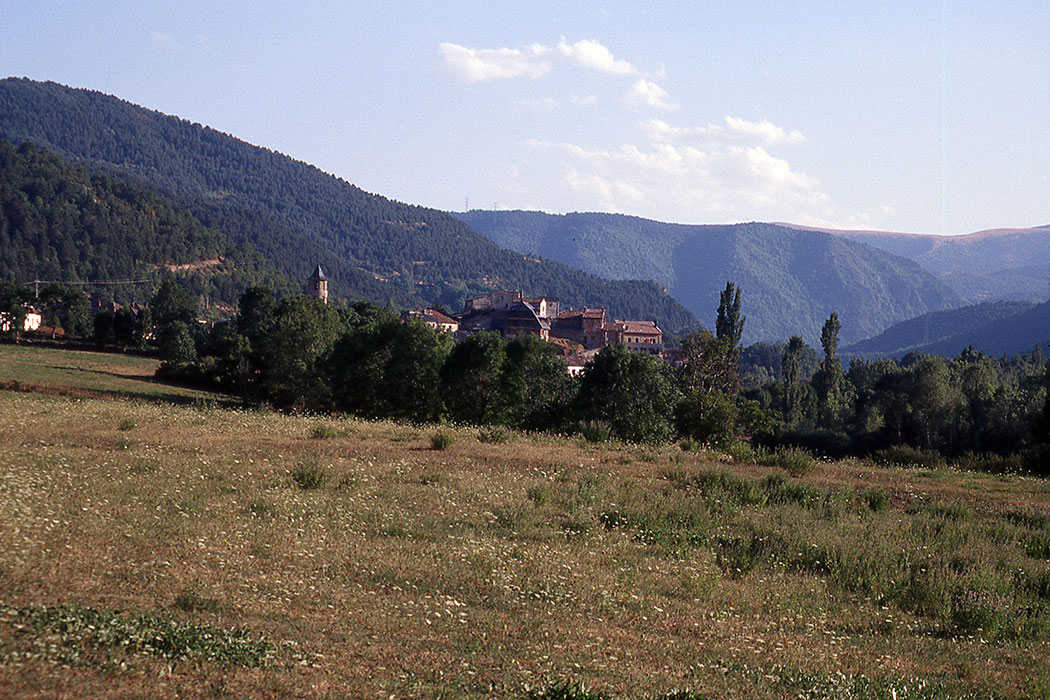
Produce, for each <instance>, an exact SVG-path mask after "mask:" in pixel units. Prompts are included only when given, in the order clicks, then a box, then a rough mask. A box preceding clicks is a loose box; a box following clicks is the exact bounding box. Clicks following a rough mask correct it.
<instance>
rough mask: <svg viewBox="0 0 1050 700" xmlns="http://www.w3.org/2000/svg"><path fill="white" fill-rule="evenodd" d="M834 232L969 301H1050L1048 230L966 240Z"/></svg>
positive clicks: (993, 233) (1014, 231) (1008, 231)
mask: <svg viewBox="0 0 1050 700" xmlns="http://www.w3.org/2000/svg"><path fill="white" fill-rule="evenodd" d="M833 233H835V235H838V236H841V237H843V238H848V239H849V240H853V241H859V242H861V243H867V244H868V245H871V246H874V247H876V248H881V249H882V250H885V251H888V252H890V253H893V254H894V255H900V256H902V257H905V258H908V259H909V260H914V261H915V262H917V263H919V264H920V265H922V266H923V267H924V268H926V269H927V270H929V271H930V272H932V273H934V274H935V275H937V276H938V277H940V278H941V280H943V281H944V282H946V283H947V284H948V285H950V286H951V287H952V288H953V289H954V290H955V291H956V292H957V293H958V294H959V295H960V296H962V297H963V298H964V299H966V300H968V301H973V302H976V301H983V300H989V301H991V300H996V299H1022V300H1028V301H1045V300H1046V299H1048V298H1050V226H1044V227H1037V228H1027V229H994V230H989V231H979V232H977V233H971V234H968V235H965V236H935V235H927V234H911V233H886V232H880V231H835V232H833Z"/></svg>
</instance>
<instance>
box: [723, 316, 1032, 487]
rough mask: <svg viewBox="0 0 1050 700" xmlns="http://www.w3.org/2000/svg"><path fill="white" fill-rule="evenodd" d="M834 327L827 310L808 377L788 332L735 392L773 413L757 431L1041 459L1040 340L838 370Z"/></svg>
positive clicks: (867, 447) (779, 438)
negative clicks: (1004, 353)
mask: <svg viewBox="0 0 1050 700" xmlns="http://www.w3.org/2000/svg"><path fill="white" fill-rule="evenodd" d="M839 328H840V325H839V320H838V317H837V315H836V314H832V315H831V316H830V318H828V320H827V322H826V323H825V324H824V327H823V330H822V333H821V346H822V350H823V355H822V356H821V357H820V359H819V361H818V362H817V366H816V369H815V371H814V372H813V373H812V376H811V377H810V378H809V379H808V381H807V377H806V373H805V372H804V371H803V363H804V358H805V357H806V356H807V354H811V353H812V350H810V349H809V348H807V347H806V346H805V344H804V343H803V341H802V339H801V338H799V337H797V336H796V337H793V338H791V340H790V341H789V342H788V343H787V344H786V345H785V346H784V347H783V354H782V356H781V362H780V372H779V376H778V377H777V378H776V379H775V380H772V381H767V382H765V383H763V384H760V385H758V386H754V387H752V388H750V389H747V390H745V391H744V392H743V394H742V399H744V400H751V401H755V402H756V403H757V404H758V405H759V406H760V407H761V408H762V409H763V410H764V411H766V412H767V413H768V414H769V415H775V416H776V417H777V424H776V425H775V426H774V429H773V430H772V431H771V432H770V434H769V435H767V436H760V437H762V438H763V439H766V440H769V441H772V442H776V443H793V444H797V445H802V446H805V447H809V448H811V449H814V450H818V451H820V452H823V453H827V454H830V455H834V456H839V455H844V454H866V453H870V452H873V451H878V450H883V449H887V448H891V447H900V446H906V447H909V448H913V449H915V450H920V451H926V452H929V453H937V454H940V455H943V456H947V457H960V456H962V455H966V454H968V453H984V454H997V455H1010V454H1014V455H1017V454H1022V453H1023V454H1025V455H1026V456H1027V457H1030V458H1032V459H1035V460H1036V461H1037V462H1039V463H1037V464H1034V465H1032V464H1030V465H1029V466H1034V467H1036V468H1039V469H1043V468H1044V467H1043V465H1042V464H1041V460H1042V456H1043V450H1042V447H1041V446H1042V445H1044V444H1045V443H1047V442H1048V439H1050V395H1048V392H1047V386H1048V370H1047V366H1046V364H1045V363H1044V361H1043V357H1042V353H1041V351H1040V350H1039V349H1036V351H1035V352H1033V353H1031V354H1029V355H1025V356H1018V357H1013V358H1000V359H996V358H992V357H989V356H988V355H985V354H984V353H981V352H977V351H975V350H974V349H973V348H968V349H967V350H965V351H963V352H962V353H960V354H959V355H957V356H956V357H954V358H944V357H940V356H936V355H925V354H913V355H908V356H905V357H904V358H902V359H901V360H899V361H898V360H893V359H886V358H883V359H877V360H866V359H861V358H853V360H852V361H851V362H850V365H849V369H848V370H843V368H842V365H841V362H840V360H839V357H838V355H837V349H838V332H839Z"/></svg>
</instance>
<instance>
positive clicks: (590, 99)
mask: <svg viewBox="0 0 1050 700" xmlns="http://www.w3.org/2000/svg"><path fill="white" fill-rule="evenodd" d="M569 102H571V103H572V104H574V105H578V106H580V107H586V106H587V105H593V104H596V103H597V102H598V96H597V95H582V96H579V95H573V96H572V97H570V98H569Z"/></svg>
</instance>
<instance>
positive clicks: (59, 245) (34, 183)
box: [0, 141, 298, 303]
mask: <svg viewBox="0 0 1050 700" xmlns="http://www.w3.org/2000/svg"><path fill="white" fill-rule="evenodd" d="M0 173H2V174H3V176H2V177H0V278H4V279H12V280H19V281H23V282H24V281H30V280H62V281H64V282H68V283H74V284H76V283H86V282H98V281H102V280H105V281H121V280H126V281H130V280H145V281H146V283H147V286H146V288H144V289H143V288H136V287H134V286H132V285H131V284H111V285H106V286H105V288H104V290H101V291H104V292H105V293H106V294H107V295H112V296H114V297H115V298H117V299H118V300H120V301H123V302H125V303H126V302H127V301H129V300H131V299H132V298H134V297H135V295H136V294H137V295H138V300H139V301H140V302H143V301H146V300H147V299H149V297H150V296H151V295H152V293H153V290H154V289H155V288H156V286H157V285H158V284H159V283H160V279H161V278H162V277H163V276H164V275H165V274H166V273H168V272H171V271H173V270H184V271H188V270H195V271H197V272H198V273H199V274H196V275H192V276H191V279H188V280H187V284H190V285H191V286H192V289H193V292H194V294H195V295H196V296H201V297H203V298H204V300H205V301H207V300H210V299H216V300H219V301H226V302H230V301H236V299H237V298H238V296H239V295H240V293H241V292H242V291H243V289H244V288H245V287H246V286H249V285H251V284H268V285H272V286H274V287H275V288H277V289H280V290H281V291H282V292H291V291H294V290H295V289H296V287H297V286H298V285H297V284H296V283H294V282H293V281H292V280H290V279H288V278H287V277H286V276H285V275H283V274H281V273H279V272H278V271H277V270H276V269H274V267H273V266H272V265H269V264H268V263H267V262H266V261H265V260H263V259H262V257H261V256H260V255H259V254H258V253H257V252H256V251H255V250H254V249H252V247H251V246H250V245H240V246H234V245H230V244H229V242H228V241H227V240H226V237H225V236H224V235H223V234H222V233H221V232H220V231H218V230H216V229H214V228H209V227H206V226H204V225H203V224H202V223H201V222H200V221H199V220H198V219H197V218H196V217H195V216H193V214H191V213H189V212H188V211H186V210H185V209H182V208H180V207H176V206H173V205H172V204H170V203H169V202H167V201H165V200H164V199H163V198H162V197H160V196H158V195H157V194H156V193H155V192H153V191H151V190H149V189H146V188H144V187H140V186H136V185H133V184H129V183H127V182H123V181H121V180H119V179H115V178H112V177H109V176H107V175H105V174H101V173H96V174H94V175H92V174H90V173H88V172H87V171H85V170H84V169H83V168H79V167H76V166H73V165H71V164H70V163H68V162H67V161H65V160H64V159H62V158H61V157H59V156H57V155H55V154H53V153H49V152H47V151H44V150H41V149H39V148H36V147H35V146H33V145H32V144H30V143H26V144H23V145H22V146H20V147H17V148H16V147H15V146H13V145H11V144H10V143H8V142H6V141H0Z"/></svg>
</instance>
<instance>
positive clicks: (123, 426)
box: [117, 418, 135, 430]
mask: <svg viewBox="0 0 1050 700" xmlns="http://www.w3.org/2000/svg"><path fill="white" fill-rule="evenodd" d="M117 428H118V429H119V430H132V429H134V428H135V419H134V418H125V419H124V420H122V421H120V425H118V426H117Z"/></svg>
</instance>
